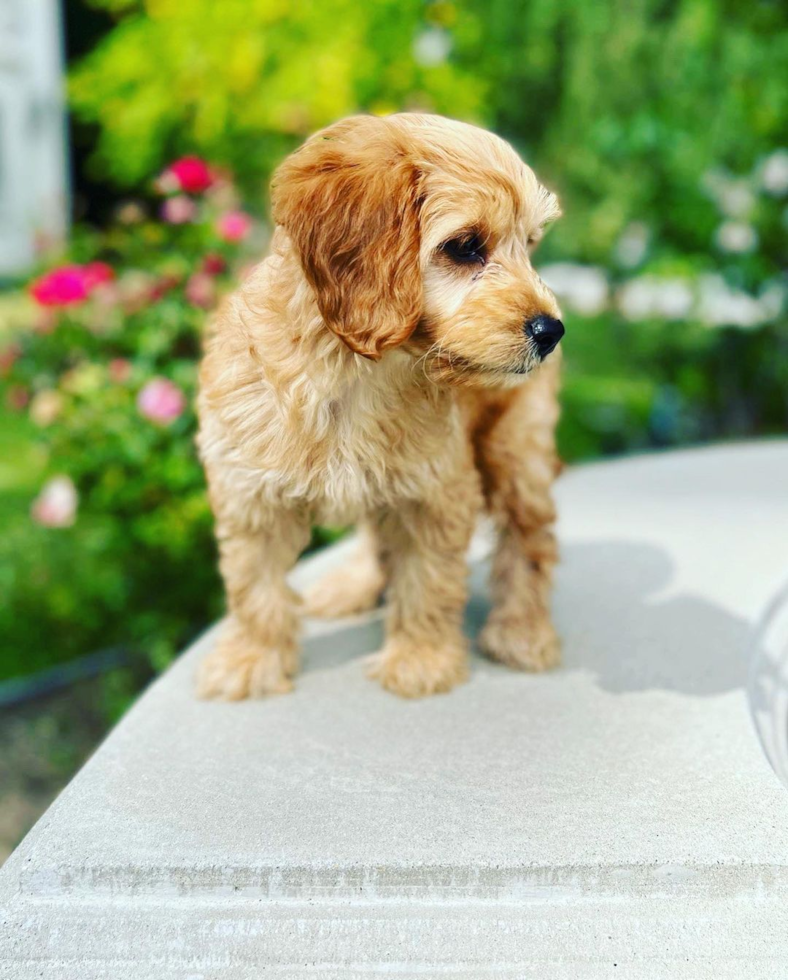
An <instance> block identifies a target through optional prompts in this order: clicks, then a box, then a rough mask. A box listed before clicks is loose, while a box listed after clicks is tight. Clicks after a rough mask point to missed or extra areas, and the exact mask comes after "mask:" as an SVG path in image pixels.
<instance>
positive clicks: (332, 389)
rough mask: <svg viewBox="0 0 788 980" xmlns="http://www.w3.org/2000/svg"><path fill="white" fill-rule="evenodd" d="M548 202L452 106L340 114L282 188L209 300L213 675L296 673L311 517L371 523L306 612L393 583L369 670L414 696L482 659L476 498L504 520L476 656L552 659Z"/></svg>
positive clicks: (531, 665)
mask: <svg viewBox="0 0 788 980" xmlns="http://www.w3.org/2000/svg"><path fill="white" fill-rule="evenodd" d="M558 214H559V209H558V204H557V201H556V199H555V197H554V196H553V195H552V194H551V193H549V192H548V191H546V190H545V189H544V188H543V187H542V186H541V185H540V184H539V182H538V181H537V179H536V177H535V176H534V174H533V172H532V171H531V170H530V169H529V168H528V167H527V166H526V165H525V164H524V163H523V162H522V161H521V160H520V159H519V158H518V156H517V155H516V154H515V153H514V151H513V150H512V149H511V147H510V146H509V145H508V144H507V143H505V142H504V141H503V140H501V139H499V138H497V137H496V136H493V135H491V134H489V133H487V132H485V131H483V130H481V129H477V128H475V127H473V126H469V125H465V124H462V123H458V122H452V121H450V120H447V119H443V118H441V117H438V116H429V115H415V114H402V115H394V116H390V117H388V118H385V119H383V118H375V117H354V118H351V119H346V120H344V121H342V122H340V123H337V124H336V125H334V126H331V127H329V128H328V129H326V130H323V131H322V132H320V133H318V134H316V135H315V136H313V137H312V138H311V139H310V140H308V141H307V142H306V143H305V144H304V146H303V147H301V149H299V150H298V151H297V152H296V153H294V154H293V155H292V156H290V157H289V158H288V159H287V160H286V161H285V162H284V163H283V164H282V166H281V167H280V169H279V171H278V172H277V174H276V176H275V178H274V183H273V215H274V219H275V222H276V230H275V233H274V236H273V240H272V246H271V255H270V256H269V257H268V258H267V259H266V260H265V261H264V262H262V263H261V264H260V265H259V266H258V267H257V268H256V270H255V271H254V272H253V274H252V275H251V276H250V277H249V278H248V279H247V280H246V281H245V282H244V283H243V285H242V286H241V287H240V288H239V290H238V291H237V292H236V293H235V294H234V295H233V296H231V297H230V298H229V300H228V301H227V302H226V304H225V305H224V307H223V309H222V310H221V311H220V313H219V315H218V316H217V317H216V319H215V322H214V324H213V330H212V335H211V337H210V339H209V342H208V345H207V350H206V354H205V358H204V361H203V365H202V371H201V392H200V397H199V414H200V434H199V447H200V452H201V456H202V459H203V462H204V465H205V469H206V472H207V475H208V483H209V491H210V498H211V503H212V506H213V509H214V512H215V515H216V523H217V534H218V539H219V545H220V566H221V572H222V575H223V577H224V581H225V584H226V588H227V597H228V603H229V607H230V614H231V615H230V620H229V623H228V625H227V628H226V629H225V631H224V634H223V636H222V638H221V640H220V642H219V644H218V647H217V649H216V650H215V652H214V653H212V654H211V655H210V656H209V657H207V658H206V659H205V660H204V661H203V663H202V664H201V666H200V670H199V676H198V692H199V693H200V694H201V695H202V696H206V697H220V698H227V699H237V698H244V697H247V696H260V695H266V694H277V693H281V692H284V691H288V690H290V688H291V687H292V683H293V677H294V675H295V674H296V672H297V669H298V654H297V621H298V616H297V607H298V603H299V600H298V597H297V596H296V595H294V594H293V592H292V591H291V589H290V588H289V587H288V585H287V582H286V578H285V576H286V574H287V572H288V570H289V569H290V567H291V566H292V565H293V563H294V562H295V561H296V559H297V558H298V555H299V553H300V551H301V550H302V548H303V547H304V546H305V544H306V542H307V540H308V538H309V530H310V526H311V525H312V523H314V522H325V523H335V524H336V523H344V522H349V521H362V522H363V532H362V535H361V549H360V551H359V554H358V557H357V559H356V561H355V563H354V564H353V565H352V566H351V567H350V568H347V569H343V570H342V571H341V572H340V573H337V574H335V575H334V576H331V577H330V578H329V579H328V580H326V581H324V582H322V583H320V585H319V586H318V587H317V588H316V589H314V590H313V592H312V593H311V595H310V596H309V597H308V607H309V609H310V610H311V611H312V612H315V613H319V614H323V615H344V614H347V613H351V612H355V611H358V610H361V609H364V608H367V607H369V606H371V605H373V604H374V603H375V602H377V600H378V598H379V596H380V594H381V593H382V591H383V590H384V588H385V589H386V591H387V597H388V606H387V633H386V637H387V638H386V641H385V645H384V648H383V650H382V651H381V653H380V654H378V655H377V657H376V658H375V659H374V661H373V664H372V667H371V669H370V673H371V676H373V677H375V678H377V679H378V680H379V681H380V682H381V683H382V684H383V686H384V687H386V688H388V689H389V690H390V691H394V692H396V693H397V694H401V695H404V696H406V697H419V696H421V695H426V694H432V693H434V692H438V691H448V690H449V689H450V688H452V687H454V685H456V684H458V683H460V682H461V681H463V680H464V679H465V678H466V676H467V670H468V668H467V652H466V642H465V639H464V638H463V635H462V632H461V620H462V613H463V605H464V602H465V596H466V591H465V589H466V587H465V580H466V564H465V552H466V549H467V546H468V543H469V539H470V537H471V533H472V530H473V527H474V523H475V520H476V517H477V514H478V511H479V509H480V507H481V506H482V504H483V503H484V504H486V506H487V508H488V509H489V511H490V512H491V514H492V515H493V517H494V519H495V521H496V522H497V525H498V530H499V543H498V546H497V551H496V554H495V558H494V565H493V594H494V607H493V611H492V613H491V615H490V618H489V621H488V623H487V625H486V627H485V628H484V631H483V633H482V635H481V639H480V642H481V645H482V648H483V649H484V651H485V652H486V653H487V654H488V655H489V656H490V657H493V658H495V659H497V660H500V661H502V662H504V663H506V664H509V665H510V666H512V667H516V668H523V669H529V670H541V669H543V668H546V667H549V666H551V665H552V664H554V663H556V661H557V659H558V642H557V639H556V635H555V632H554V630H553V627H552V624H551V621H550V614H549V591H550V580H551V572H552V568H553V565H554V563H555V560H556V547H555V541H554V537H553V534H552V532H551V529H550V528H551V524H552V523H553V520H554V518H555V511H554V508H553V503H552V501H551V497H550V491H551V484H552V482H553V479H554V477H555V475H556V473H557V471H558V462H557V458H556V454H555V446H554V429H555V424H556V421H557V417H558V408H557V400H556V393H557V387H558V368H559V357H558V353H557V352H556V353H553V354H550V356H549V357H547V359H546V360H544V363H542V360H541V359H540V356H539V351H538V349H537V346H536V344H535V342H534V340H533V339H530V338H529V336H528V335H527V331H526V330H525V329H524V325H525V324H526V323H527V322H528V321H529V320H533V318H534V317H536V316H539V315H543V316H550V317H553V318H557V317H558V316H559V311H558V308H557V305H556V302H555V299H554V297H553V296H552V294H551V293H550V291H549V290H548V289H547V287H546V286H545V285H544V284H543V283H542V282H541V280H540V279H539V277H538V275H537V274H536V273H535V271H534V269H533V267H532V265H531V258H530V253H531V250H532V248H533V246H534V244H535V243H536V242H537V241H538V239H539V237H540V235H541V233H542V229H543V227H544V225H545V224H546V223H547V222H549V221H550V220H552V219H554V218H556V217H557V216H558Z"/></svg>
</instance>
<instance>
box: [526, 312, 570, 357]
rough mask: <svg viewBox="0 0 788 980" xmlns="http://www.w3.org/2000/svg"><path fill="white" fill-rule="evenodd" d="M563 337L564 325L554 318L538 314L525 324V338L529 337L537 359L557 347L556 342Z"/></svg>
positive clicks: (545, 355)
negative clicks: (533, 345)
mask: <svg viewBox="0 0 788 980" xmlns="http://www.w3.org/2000/svg"><path fill="white" fill-rule="evenodd" d="M563 335H564V325H563V323H561V321H560V320H556V319H555V317H552V316H547V314H546V313H540V314H539V316H535V317H534V318H533V319H532V320H528V321H527V322H526V324H525V336H526V337H530V338H531V340H533V342H534V343H535V344H536V349H537V351H538V352H539V357H541V358H544V357H547V355H548V354H549V353H550V351H551V350H554V349H555V348H556V347H557V346H558V341H559V340H560V339H561V338H562V337H563Z"/></svg>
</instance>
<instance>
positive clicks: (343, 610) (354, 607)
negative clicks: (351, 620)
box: [304, 558, 385, 619]
mask: <svg viewBox="0 0 788 980" xmlns="http://www.w3.org/2000/svg"><path fill="white" fill-rule="evenodd" d="M384 584H385V583H384V580H383V573H382V572H381V570H380V568H379V567H378V565H377V563H375V562H372V561H364V560H363V559H361V558H357V559H355V560H352V561H351V562H349V563H348V564H347V565H344V566H340V567H339V568H335V569H333V570H332V571H330V572H328V573H327V574H326V575H324V576H323V578H321V579H319V581H317V582H315V584H314V585H311V586H310V587H309V588H308V589H307V590H306V591H305V593H304V609H305V612H306V614H307V615H308V616H322V617H325V618H327V619H330V618H339V617H341V616H353V615H355V614H356V613H361V612H366V611H367V609H372V608H373V607H374V606H375V605H376V603H377V601H378V599H379V598H380V595H381V593H382V592H383V587H384Z"/></svg>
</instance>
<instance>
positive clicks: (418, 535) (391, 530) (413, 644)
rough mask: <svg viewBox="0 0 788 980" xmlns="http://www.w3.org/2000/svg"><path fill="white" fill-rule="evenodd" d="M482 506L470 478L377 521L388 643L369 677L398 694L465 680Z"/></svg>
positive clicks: (446, 688)
mask: <svg viewBox="0 0 788 980" xmlns="http://www.w3.org/2000/svg"><path fill="white" fill-rule="evenodd" d="M479 505H480V493H479V489H478V484H477V479H476V473H475V472H469V473H468V474H467V475H466V476H465V477H464V479H463V481H462V482H460V483H454V484H453V485H452V486H451V487H450V488H449V487H447V488H446V489H445V490H444V491H443V493H442V494H441V495H440V500H439V501H435V502H433V504H432V505H428V504H424V503H411V504H408V505H405V506H403V507H402V508H400V509H397V510H392V511H388V512H386V513H385V514H383V515H381V517H380V519H379V521H378V522H377V533H378V536H379V543H380V548H381V558H382V563H383V567H384V571H385V573H386V575H387V578H388V580H389V587H388V593H387V598H388V608H387V619H386V642H385V645H384V647H383V650H382V651H381V652H380V653H379V654H377V655H376V656H375V658H374V659H373V660H372V663H371V666H370V669H369V676H370V677H373V678H376V679H377V680H379V681H380V683H381V684H382V685H383V687H385V688H386V689H387V690H389V691H393V692H394V693H395V694H400V695H402V696H403V697H407V698H418V697H423V696H424V695H427V694H436V693H438V692H442V691H449V690H451V688H453V687H454V686H455V685H457V684H460V683H462V682H463V681H464V680H466V679H467V676H468V653H467V642H466V640H465V637H464V636H463V634H462V617H463V610H464V608H465V599H466V578H467V565H466V560H465V554H466V551H467V549H468V544H469V542H470V539H471V535H472V533H473V528H474V523H475V519H476V515H477V513H478V510H479Z"/></svg>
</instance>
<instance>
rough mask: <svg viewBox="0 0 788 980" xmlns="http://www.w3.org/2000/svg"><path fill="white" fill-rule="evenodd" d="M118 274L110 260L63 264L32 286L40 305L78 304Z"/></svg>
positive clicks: (32, 293)
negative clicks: (84, 263)
mask: <svg viewBox="0 0 788 980" xmlns="http://www.w3.org/2000/svg"><path fill="white" fill-rule="evenodd" d="M114 276H115V273H114V272H113V271H112V269H111V268H110V266H108V265H107V263H106V262H88V264H87V265H62V266H60V268H59V269H52V271H51V272H47V273H46V274H45V275H43V276H40V277H39V278H38V279H36V280H35V281H34V282H33V283H32V285H31V286H30V294H31V295H32V297H33V299H34V300H35V301H36V302H37V303H38V304H39V305H40V306H76V305H77V304H78V303H83V302H84V301H85V300H86V299H87V298H88V296H90V294H91V293H92V292H93V291H94V290H95V289H97V288H98V287H99V286H103V285H104V284H106V283H108V282H109V281H110V280H111V279H113V278H114Z"/></svg>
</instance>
